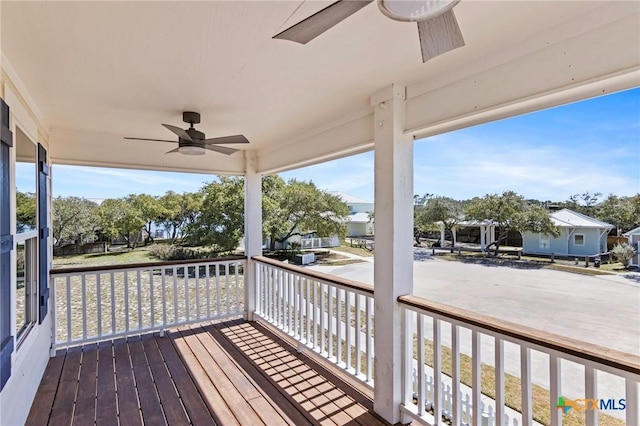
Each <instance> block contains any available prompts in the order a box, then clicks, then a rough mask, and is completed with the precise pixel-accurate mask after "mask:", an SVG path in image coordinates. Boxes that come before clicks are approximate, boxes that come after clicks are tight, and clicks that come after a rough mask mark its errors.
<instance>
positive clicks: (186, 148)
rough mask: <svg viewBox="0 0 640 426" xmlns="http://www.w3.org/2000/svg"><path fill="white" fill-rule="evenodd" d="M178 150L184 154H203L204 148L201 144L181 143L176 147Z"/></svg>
mask: <svg viewBox="0 0 640 426" xmlns="http://www.w3.org/2000/svg"><path fill="white" fill-rule="evenodd" d="M178 152H179V153H180V154H185V155H204V152H205V149H204V147H203V146H195V145H193V146H190V145H183V146H181V147H180V148H178Z"/></svg>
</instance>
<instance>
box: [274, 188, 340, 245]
mask: <svg viewBox="0 0 640 426" xmlns="http://www.w3.org/2000/svg"><path fill="white" fill-rule="evenodd" d="M273 179H274V180H276V182H272V183H270V184H269V185H271V186H272V188H270V191H268V192H266V193H265V194H264V196H263V206H264V205H267V206H269V207H268V208H267V209H266V210H265V211H263V214H264V218H263V220H264V221H266V222H267V224H268V226H267V229H266V233H267V236H268V237H269V240H270V243H271V244H270V247H271V249H274V248H275V242H279V243H284V242H286V241H287V240H288V239H289V238H291V237H292V236H294V235H302V233H303V232H315V233H316V234H317V235H318V236H320V237H328V236H331V235H338V236H339V237H340V238H344V236H345V235H346V231H347V228H346V226H345V224H344V221H345V219H346V218H347V216H349V207H348V206H347V204H346V203H345V202H344V201H342V200H341V199H340V197H337V196H335V195H332V194H329V193H328V192H326V191H323V190H320V189H318V188H317V187H316V185H315V184H314V183H313V182H304V181H298V180H295V179H292V180H290V181H289V182H287V183H286V184H284V185H283V183H279V182H277V179H280V180H282V178H279V177H274V178H273Z"/></svg>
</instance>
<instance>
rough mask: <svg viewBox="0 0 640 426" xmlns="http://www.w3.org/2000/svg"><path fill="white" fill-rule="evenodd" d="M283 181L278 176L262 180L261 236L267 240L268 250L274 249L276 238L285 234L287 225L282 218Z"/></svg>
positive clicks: (284, 185)
mask: <svg viewBox="0 0 640 426" xmlns="http://www.w3.org/2000/svg"><path fill="white" fill-rule="evenodd" d="M286 186H287V184H286V183H285V181H284V179H282V178H281V177H280V176H278V175H270V176H265V177H263V178H262V236H263V238H268V239H269V248H271V249H272V250H273V249H274V248H275V244H276V238H277V237H278V236H280V235H283V234H285V233H286V232H287V223H286V221H283V220H282V218H283V216H284V215H285V213H284V210H283V204H284V203H283V200H282V197H283V196H284V188H285V187H286Z"/></svg>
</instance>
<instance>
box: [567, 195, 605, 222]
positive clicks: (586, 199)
mask: <svg viewBox="0 0 640 426" xmlns="http://www.w3.org/2000/svg"><path fill="white" fill-rule="evenodd" d="M600 197H602V193H601V192H593V193H591V192H589V191H587V192H583V193H582V194H574V195H572V196H570V197H569V200H567V201H565V202H564V206H565V207H566V208H568V209H571V210H573V211H576V212H578V213H581V214H584V215H587V216H592V217H593V216H595V210H596V205H597V204H598V200H599V199H600Z"/></svg>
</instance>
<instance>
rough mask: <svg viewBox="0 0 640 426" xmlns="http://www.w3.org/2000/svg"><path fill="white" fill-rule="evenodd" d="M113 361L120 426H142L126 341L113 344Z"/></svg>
mask: <svg viewBox="0 0 640 426" xmlns="http://www.w3.org/2000/svg"><path fill="white" fill-rule="evenodd" d="M113 359H114V363H115V373H116V396H117V401H118V419H119V420H120V426H137V425H142V417H141V415H140V407H139V405H138V392H137V390H136V384H135V379H134V377H133V369H132V368H131V360H130V358H129V347H128V345H127V343H126V341H117V342H116V343H115V344H114V346H113Z"/></svg>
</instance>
